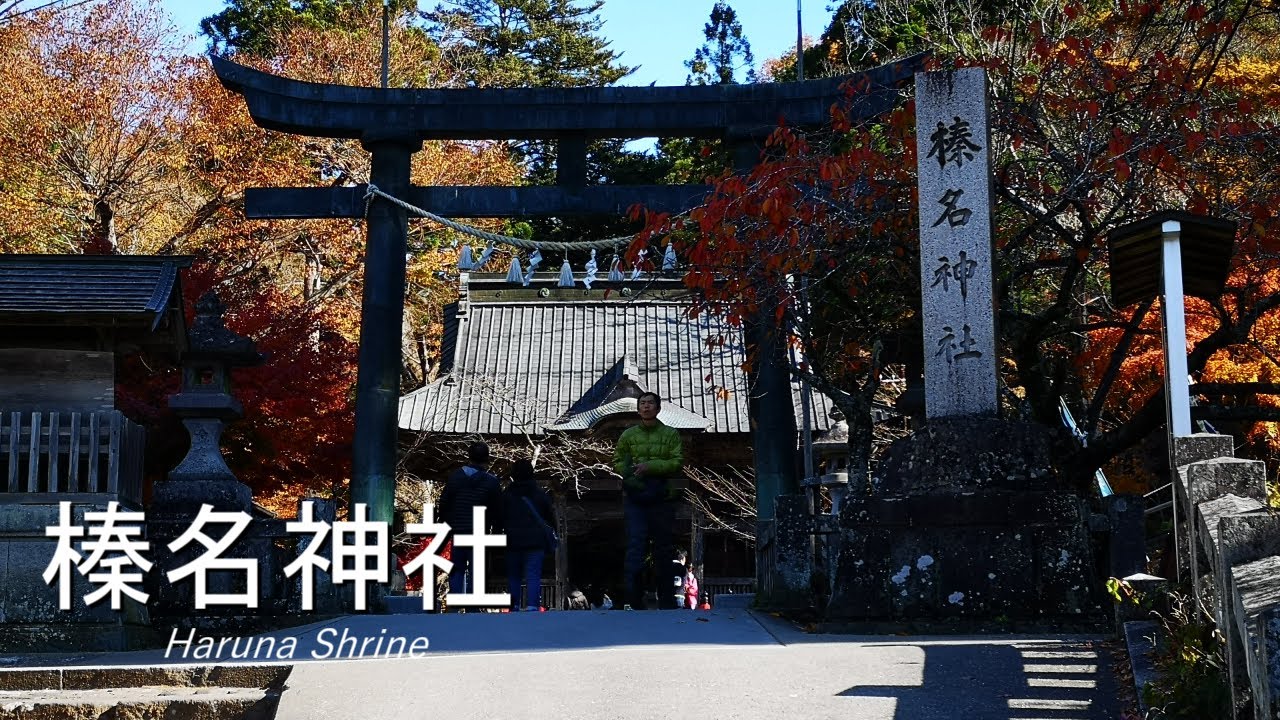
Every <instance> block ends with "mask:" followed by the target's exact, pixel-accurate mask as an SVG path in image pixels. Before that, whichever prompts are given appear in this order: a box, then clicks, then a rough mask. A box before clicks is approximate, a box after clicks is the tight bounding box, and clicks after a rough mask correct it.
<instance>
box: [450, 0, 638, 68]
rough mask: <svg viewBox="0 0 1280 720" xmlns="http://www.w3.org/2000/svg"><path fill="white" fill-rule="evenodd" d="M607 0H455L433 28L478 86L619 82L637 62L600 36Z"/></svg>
mask: <svg viewBox="0 0 1280 720" xmlns="http://www.w3.org/2000/svg"><path fill="white" fill-rule="evenodd" d="M603 5H604V0H590V1H589V2H587V3H586V4H585V5H581V4H579V2H578V0H453V1H452V2H449V3H447V4H440V5H437V6H436V8H435V10H433V11H431V12H428V13H426V14H425V17H426V19H427V21H428V23H429V26H428V32H429V33H430V34H431V36H432V37H433V38H434V39H435V40H436V42H438V43H439V44H440V46H441V48H442V49H443V50H444V51H445V52H446V53H447V54H448V55H449V56H450V57H451V59H452V60H453V64H454V66H455V67H457V68H458V70H459V72H460V73H461V77H460V80H461V82H463V83H465V84H466V85H470V86H474V87H591V86H602V85H612V84H613V83H615V82H617V81H618V80H621V79H622V78H624V77H626V76H627V75H629V74H630V73H631V71H632V68H629V67H626V66H623V65H620V64H618V59H619V58H618V54H617V53H616V52H614V51H613V50H610V49H609V42H608V41H607V40H605V39H604V38H603V37H601V36H600V34H599V33H600V30H601V28H602V27H603V25H604V22H603V21H602V20H601V19H600V17H599V16H598V15H597V13H598V12H599V10H600V8H601V7H603Z"/></svg>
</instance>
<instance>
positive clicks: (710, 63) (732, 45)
mask: <svg viewBox="0 0 1280 720" xmlns="http://www.w3.org/2000/svg"><path fill="white" fill-rule="evenodd" d="M702 34H703V36H704V37H705V38H706V42H704V43H703V44H702V47H700V48H698V49H697V50H696V51H695V52H694V53H693V59H692V60H688V61H686V62H685V67H687V68H689V72H690V75H689V78H688V80H686V81H685V84H686V85H735V84H737V82H738V81H737V72H738V69H739V68H746V76H745V82H747V83H754V82H755V81H756V74H755V69H754V68H752V67H751V64H752V63H753V62H755V58H754V57H753V56H752V55H751V43H749V42H747V38H746V36H745V35H743V34H742V24H741V23H739V22H738V13H737V12H735V11H734V9H733V8H732V7H730V6H729V3H727V2H724V0H718V1H717V2H716V4H715V5H714V6H713V7H712V8H711V18H710V19H709V20H708V21H707V24H706V25H704V26H703V28H702Z"/></svg>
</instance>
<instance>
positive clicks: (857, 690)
mask: <svg viewBox="0 0 1280 720" xmlns="http://www.w3.org/2000/svg"><path fill="white" fill-rule="evenodd" d="M903 647H909V648H915V649H916V650H917V651H918V653H917V655H918V658H919V668H918V669H914V668H912V669H910V670H911V671H910V672H903V673H900V675H901V676H902V678H903V683H904V684H903V685H877V686H854V687H850V688H849V689H847V690H845V691H843V692H841V693H839V695H840V696H842V697H866V698H883V697H891V698H893V699H895V701H896V712H895V714H894V720H916V719H917V718H926V717H928V718H932V717H953V718H981V719H982V720H1041V719H1043V720H1104V719H1109V718H1113V717H1114V714H1113V712H1114V708H1111V707H1102V706H1101V705H1100V704H1099V703H1098V699H1099V698H1114V697H1116V687H1115V686H1116V681H1115V677H1114V674H1113V673H1112V672H1111V669H1110V667H1109V666H1108V663H1107V658H1106V655H1105V654H1104V653H1103V652H1101V648H1100V645H1099V644H1098V643H1096V642H1093V641H1080V642H1076V643H1070V644H1060V643H1058V644H1046V643H1036V642H1024V643H1016V642H1015V643H1008V642H999V643H992V644H981V643H979V644H957V645H948V644H945V643H938V644H933V643H929V644H920V645H915V644H909V645H908V644H904V645H903ZM903 664H911V661H905V662H904V663H903Z"/></svg>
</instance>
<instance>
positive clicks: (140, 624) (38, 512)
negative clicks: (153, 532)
mask: <svg viewBox="0 0 1280 720" xmlns="http://www.w3.org/2000/svg"><path fill="white" fill-rule="evenodd" d="M45 497H47V498H48V502H41V501H39V500H38V499H37V497H36V496H26V497H25V498H24V499H25V500H29V501H27V502H7V503H5V504H4V505H3V506H2V508H0V579H3V582H0V652H5V653H11V652H77V651H115V650H133V649H137V648H141V647H148V646H151V645H152V644H154V642H155V639H156V636H155V633H154V632H153V631H152V629H151V628H150V627H149V624H150V619H149V617H148V614H147V608H146V606H145V605H143V604H141V603H138V602H135V601H133V600H132V599H130V598H129V597H128V596H123V597H121V604H120V610H119V611H115V610H112V609H111V598H110V597H109V596H107V597H104V598H102V599H101V600H99V601H98V602H96V603H94V605H93V606H92V607H91V606H88V605H86V604H85V602H84V596H85V595H86V594H88V593H92V592H94V591H95V590H96V589H97V588H96V586H93V585H90V584H89V583H88V582H87V580H86V579H85V578H84V576H82V575H81V574H80V573H79V572H77V571H76V570H75V568H74V567H72V568H71V570H70V576H71V577H72V582H71V596H70V600H71V603H70V608H69V609H68V610H62V609H60V607H59V604H60V599H59V587H58V582H57V581H55V582H54V583H53V584H52V585H49V584H46V583H45V581H44V578H43V575H44V572H45V569H46V568H47V567H48V566H49V563H50V561H51V560H52V559H53V557H54V552H55V550H56V548H57V546H58V543H57V540H56V539H55V538H52V537H47V536H46V535H45V528H47V527H53V526H57V525H58V502H57V500H58V497H59V496H57V495H47V496H45ZM78 498H79V499H78V501H77V502H76V503H75V505H73V506H72V522H73V523H74V524H76V525H80V526H82V527H84V526H85V525H86V523H85V519H84V514H85V513H86V512H104V511H106V509H107V504H108V502H109V496H106V495H103V496H102V497H101V501H99V500H97V499H95V498H94V497H93V496H78ZM80 500H85V501H83V502H82V501H80ZM118 525H121V526H124V525H128V523H118Z"/></svg>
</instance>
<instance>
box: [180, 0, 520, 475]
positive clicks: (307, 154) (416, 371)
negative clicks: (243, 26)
mask: <svg viewBox="0 0 1280 720" xmlns="http://www.w3.org/2000/svg"><path fill="white" fill-rule="evenodd" d="M380 16H381V11H380V9H379V8H377V7H374V8H368V9H361V8H350V9H348V10H347V11H345V14H343V15H341V17H340V21H339V22H338V26H339V27H335V28H331V29H315V28H311V27H295V28H293V29H291V30H288V31H287V32H285V33H284V34H283V35H282V36H281V38H280V40H279V42H278V43H277V44H276V46H275V55H274V56H273V57H271V58H262V59H251V61H252V62H253V63H254V64H258V65H259V66H260V67H263V68H264V69H266V68H270V70H271V71H273V72H277V73H280V74H283V75H286V76H291V77H296V78H299V79H304V80H310V81H312V82H326V83H336V84H346V85H374V84H377V83H378V76H379V72H380V68H379V66H380V59H381V52H380V44H381V39H380V29H381V28H380V24H381V17H380ZM392 47H393V49H394V52H393V53H392V54H391V58H392V64H391V67H390V76H391V83H392V84H393V85H396V86H402V85H416V84H418V83H419V82H421V81H422V80H423V79H424V78H427V79H430V78H437V79H439V78H442V77H444V76H446V75H447V74H448V72H449V70H448V69H447V68H445V67H443V66H441V65H440V64H439V55H438V53H436V52H435V48H434V45H433V44H432V43H430V41H428V40H427V39H426V38H425V36H424V35H423V34H422V33H420V32H416V31H414V30H413V29H412V28H409V27H408V26H407V25H406V24H405V23H404V22H400V23H398V24H397V25H396V26H395V27H394V28H393V33H392ZM183 141H184V146H185V147H187V148H188V149H189V155H188V157H187V160H186V162H187V165H186V169H187V170H188V172H187V173H186V175H185V177H186V178H187V186H186V191H187V193H188V194H189V195H190V196H191V197H193V198H198V199H199V206H198V207H199V208H201V209H202V212H201V213H200V215H201V216H202V217H205V220H204V221H203V223H201V225H200V226H199V228H197V229H196V230H194V231H193V232H191V233H189V234H187V235H185V236H183V237H182V238H180V239H178V241H177V242H175V243H174V245H173V246H172V247H173V249H174V250H178V251H185V252H191V251H193V250H194V251H195V252H197V254H199V255H200V256H201V257H202V260H203V261H204V262H205V263H206V265H207V266H208V267H210V268H212V269H213V271H212V272H213V274H214V275H215V278H216V279H215V280H214V283H215V284H216V285H218V286H220V287H221V286H229V287H245V288H255V290H254V291H253V292H251V293H250V294H249V295H247V296H244V297H241V298H239V300H240V302H239V303H237V304H233V303H231V302H228V304H229V305H232V306H233V307H236V306H237V305H238V306H240V307H243V308H244V309H245V310H246V311H250V308H261V309H262V310H263V314H264V315H266V318H264V319H262V320H259V321H258V322H259V323H260V324H259V325H258V326H257V327H256V328H255V327H252V326H251V325H249V324H248V323H247V322H246V324H245V325H244V326H242V327H245V328H246V329H251V330H254V331H255V332H253V333H251V334H252V336H254V337H259V338H263V337H267V336H269V335H270V334H273V333H276V332H280V331H284V330H286V329H287V330H288V332H287V333H286V336H287V337H290V338H292V340H291V341H290V342H292V343H293V345H292V347H291V349H288V350H285V349H283V348H282V349H281V350H280V351H279V353H278V354H277V355H273V358H274V360H273V362H269V363H268V365H266V366H264V367H263V368H260V369H255V370H246V371H244V373H243V374H245V375H247V376H251V377H260V380H257V382H260V384H261V388H262V391H263V397H262V399H261V403H259V404H258V405H257V406H256V409H261V410H262V411H263V412H264V416H266V415H269V416H270V417H271V418H272V421H270V422H268V421H266V420H265V419H264V420H262V421H261V423H262V425H261V426H259V427H258V428H257V429H256V430H257V432H259V433H261V437H262V438H268V439H273V440H275V441H282V442H281V444H280V451H281V452H277V451H276V448H274V447H272V448H271V449H272V453H271V457H273V458H278V459H280V460H281V464H277V465H272V464H271V463H259V464H258V465H257V466H256V470H255V471H254V472H258V473H259V477H260V479H261V482H260V483H259V487H263V488H266V487H274V488H277V489H279V490H282V491H283V492H284V495H285V496H296V494H297V493H298V492H300V491H302V490H303V489H305V488H312V489H315V488H317V487H318V488H337V489H338V490H339V491H341V488H342V486H343V482H344V481H345V477H346V475H345V473H346V472H347V467H348V463H349V443H350V439H351V422H350V420H351V417H350V415H351V393H352V387H353V385H354V380H355V359H356V352H355V347H354V344H353V343H354V342H355V341H356V340H357V339H358V333H359V325H358V323H359V312H360V298H361V288H362V283H363V253H364V239H365V238H364V228H363V223H362V222H360V221H358V220H357V221H345V220H344V221H301V222H300V221H287V222H286V221H273V222H263V221H248V220H245V219H244V217H243V193H244V189H245V188H246V187H255V186H289V185H295V186H298V185H317V184H329V185H353V184H358V183H361V182H366V181H367V179H368V177H369V156H368V153H367V152H365V151H364V150H363V149H362V148H361V147H360V146H359V145H358V144H357V143H356V142H354V141H347V140H336V139H321V138H297V137H291V136H286V135H282V134H280V133H276V132H270V131H265V130H262V129H260V128H257V127H255V126H254V125H253V123H252V121H251V120H250V118H249V117H248V112H247V109H246V108H245V107H244V101H243V99H241V98H240V97H239V96H237V95H235V94H233V93H230V92H228V91H226V90H224V89H223V88H222V87H221V86H220V84H219V83H218V81H217V79H216V77H214V76H213V74H212V72H211V71H206V72H204V73H202V75H201V76H200V77H199V78H198V79H197V82H196V83H195V84H193V88H192V93H191V106H190V121H189V122H188V123H186V124H185V125H184V136H183ZM517 173H518V168H517V166H516V165H515V164H514V163H512V162H511V161H510V159H509V158H508V156H507V154H506V152H505V148H503V147H502V146H501V145H499V144H493V143H474V142H473V143H461V142H429V143H425V144H424V146H423V149H422V151H420V152H419V153H417V154H415V156H414V160H413V165H412V178H413V181H414V182H415V183H416V184H420V185H457V184H470V183H488V184H511V183H513V182H514V181H515V179H516V177H517ZM490 227H491V228H493V229H496V227H497V226H496V225H491V226H490ZM442 241H443V238H442V237H441V235H440V233H439V232H438V230H437V229H435V228H432V227H430V226H418V225H415V226H414V227H413V228H412V229H411V232H410V238H409V245H410V249H411V252H412V257H411V259H410V262H409V267H408V280H409V283H408V291H409V294H408V296H407V298H406V331H405V334H406V340H407V342H406V345H405V349H406V352H405V363H404V364H405V377H406V382H408V383H417V382H421V381H423V380H424V379H425V377H424V375H425V368H422V367H421V366H420V364H419V354H418V352H417V351H416V349H415V347H414V342H413V339H414V337H415V336H430V337H438V336H439V334H440V333H439V331H438V327H439V325H438V323H439V322H440V319H441V312H442V310H441V307H442V306H443V305H444V304H445V303H446V302H448V300H449V299H451V298H452V292H453V289H452V288H451V287H447V286H445V285H444V284H443V282H442V281H441V280H440V279H439V274H440V272H441V271H442V270H443V269H444V268H446V267H448V266H450V265H452V263H453V262H454V260H455V258H456V256H455V255H454V254H453V252H452V251H451V250H450V249H449V248H448V246H447V245H444V244H442ZM264 281H265V282H264ZM272 286H274V288H272V290H273V292H269V291H268V290H267V288H271V287H272ZM281 291H283V292H281ZM268 307H274V308H275V310H274V311H272V312H266V308H268ZM251 314H252V315H254V316H256V315H257V314H258V313H257V312H252V313H251ZM245 320H246V321H247V320H248V318H245ZM433 323H434V324H435V325H436V327H435V328H434V329H433V327H432V325H433ZM237 327H241V326H237ZM286 345H288V343H286ZM330 353H333V354H330ZM312 359H314V360H315V362H316V367H315V368H314V369H315V371H316V374H314V375H312V376H311V377H309V378H306V379H305V381H304V380H303V378H302V377H298V376H299V375H302V374H303V373H304V372H305V363H304V361H306V362H309V361H311V360H312ZM295 363H304V367H303V368H299V371H300V372H299V373H295V374H292V377H293V379H292V380H288V379H286V378H288V377H290V376H291V373H290V370H289V369H290V367H291V366H292V365H294V364H295ZM415 376H416V379H414V378H415ZM290 386H292V387H290ZM286 388H288V389H286ZM309 392H311V393H316V394H317V395H318V397H316V398H315V400H316V402H317V403H319V402H320V400H321V397H323V398H326V399H332V400H334V401H335V402H333V403H332V404H331V405H319V404H318V405H317V407H315V408H314V410H313V412H311V413H310V414H308V412H307V404H306V403H307V402H308V401H307V400H306V398H307V395H308V393H309ZM269 403H274V405H270V404H269ZM291 403H292V404H291ZM325 408H327V410H326V411H325V412H323V413H322V412H321V410H322V409H325ZM246 409H247V410H248V409H249V404H248V403H246ZM271 423H278V424H275V425H272V424H271ZM321 423H323V424H324V425H323V426H321ZM268 428H269V429H268ZM254 430H255V429H254V428H252V427H250V426H249V425H248V424H246V436H245V437H246V439H250V440H251V439H252V435H250V434H249V433H251V432H252V431H254ZM295 433H296V434H295ZM308 438H311V439H312V449H311V450H304V448H305V443H306V442H307V439H308ZM294 440H297V441H302V442H303V443H304V446H303V448H295V446H294V445H293V442H294ZM246 444H247V445H250V446H254V447H257V448H263V447H264V445H266V443H265V442H263V441H261V440H259V441H257V442H250V443H246ZM268 447H270V446H268ZM286 447H287V448H289V450H290V451H293V452H298V451H301V452H298V456H297V458H294V459H293V461H294V462H297V461H298V460H299V459H301V460H304V461H305V463H306V466H305V469H300V468H297V467H294V468H293V470H289V471H287V470H286V468H285V466H284V465H283V460H284V458H283V457H281V456H282V454H283V450H284V448H286ZM248 457H249V456H248V455H246V459H248ZM300 481H301V482H300Z"/></svg>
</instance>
